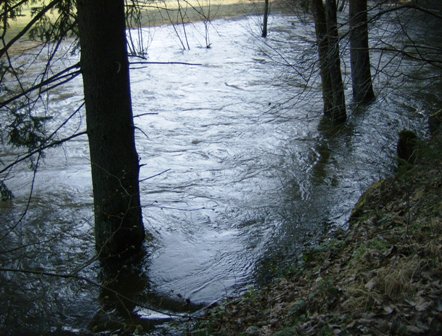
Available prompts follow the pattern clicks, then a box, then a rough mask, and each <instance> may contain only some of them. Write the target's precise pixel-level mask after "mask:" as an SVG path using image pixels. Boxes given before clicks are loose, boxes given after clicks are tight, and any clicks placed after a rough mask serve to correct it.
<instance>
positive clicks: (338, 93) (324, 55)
mask: <svg viewBox="0 0 442 336" xmlns="http://www.w3.org/2000/svg"><path fill="white" fill-rule="evenodd" d="M311 4H312V10H313V16H314V19H315V30H316V40H317V43H318V55H319V67H320V74H321V82H322V97H323V101H324V114H325V115H326V116H327V117H329V118H330V119H332V121H333V122H343V121H345V120H346V118H347V115H346V111H345V95H344V85H343V82H342V75H341V64H340V58H339V57H340V56H339V36H338V29H337V22H336V21H337V20H336V2H335V0H327V1H326V7H324V3H323V2H322V0H312V1H311Z"/></svg>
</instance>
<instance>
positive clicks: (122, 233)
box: [77, 0, 145, 259]
mask: <svg viewBox="0 0 442 336" xmlns="http://www.w3.org/2000/svg"><path fill="white" fill-rule="evenodd" d="M77 10H78V27H79V34H80V46H81V68H82V75H83V83H84V95H85V103H86V121H87V133H88V137H89V148H90V159H91V166H92V184H93V193H94V211H95V241H96V248H97V252H98V254H99V256H100V257H101V258H102V259H106V258H109V257H117V256H124V255H131V254H133V253H136V252H138V250H139V249H140V247H141V245H142V242H143V240H144V237H145V232H144V227H143V223H142V215H141V208H140V196H139V186H138V176H139V164H138V155H137V152H136V148H135V139H134V125H133V115H132V107H131V96H130V84H129V83H130V81H129V67H128V57H127V49H126V32H125V18H124V1H123V0H112V1H109V0H78V1H77Z"/></svg>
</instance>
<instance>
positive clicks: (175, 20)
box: [5, 0, 280, 41]
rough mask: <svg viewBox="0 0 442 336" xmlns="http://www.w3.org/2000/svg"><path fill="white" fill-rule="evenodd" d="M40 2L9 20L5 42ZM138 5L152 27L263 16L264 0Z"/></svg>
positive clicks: (143, 20) (48, 16) (143, 22)
mask: <svg viewBox="0 0 442 336" xmlns="http://www.w3.org/2000/svg"><path fill="white" fill-rule="evenodd" d="M41 3H42V2H39V1H36V2H34V3H32V4H29V5H26V6H24V7H23V8H22V9H21V11H20V12H19V13H17V14H18V15H17V16H16V17H14V18H13V19H10V20H9V22H8V24H9V27H8V29H7V33H6V38H5V40H6V41H8V40H10V39H11V38H13V37H14V36H16V35H17V34H18V33H20V31H22V30H23V28H25V27H26V25H27V24H28V23H29V22H30V21H31V19H32V18H33V17H34V15H35V13H37V12H38V8H39V7H41V6H42V5H41ZM139 6H140V13H139V14H140V16H138V15H137V19H139V22H140V23H141V26H142V27H151V26H160V25H168V24H182V23H188V22H197V21H211V20H216V19H221V18H234V17H240V16H243V15H255V14H261V13H262V12H263V8H264V0H167V1H151V2H146V3H145V4H141V3H140V5H139ZM278 7H280V6H277V5H276V2H275V5H274V8H275V9H277V8H278ZM127 12H128V13H131V12H132V13H133V10H132V9H131V7H130V6H129V7H127ZM45 17H46V19H48V20H49V21H52V22H55V21H56V20H57V18H58V17H59V13H58V12H57V11H56V10H50V11H48V12H47V13H46V15H45ZM137 25H138V23H137Z"/></svg>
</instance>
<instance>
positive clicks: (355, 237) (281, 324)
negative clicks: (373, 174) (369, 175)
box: [191, 132, 442, 336]
mask: <svg viewBox="0 0 442 336" xmlns="http://www.w3.org/2000/svg"><path fill="white" fill-rule="evenodd" d="M418 153H419V154H418V162H417V163H416V164H415V165H413V166H406V167H405V168H402V169H401V170H400V171H399V172H398V174H397V175H396V176H395V177H393V178H389V179H386V180H382V181H379V182H378V183H375V184H374V185H373V186H372V187H371V188H370V189H369V190H368V191H367V192H366V193H365V194H364V195H363V196H362V197H361V199H360V201H359V203H358V204H357V206H356V207H355V209H354V212H353V215H352V217H351V220H350V229H349V230H348V232H341V233H338V234H336V235H335V236H334V237H329V238H327V239H325V240H324V241H323V243H322V244H321V245H319V246H318V247H317V248H315V249H313V250H311V251H308V252H307V253H305V255H304V263H303V265H302V266H300V267H297V268H295V271H292V272H291V273H290V274H287V275H286V276H285V277H283V278H280V279H278V280H277V281H275V282H274V283H273V284H272V285H270V286H268V287H266V288H262V289H259V290H255V291H251V292H249V293H248V294H247V295H245V296H244V297H242V298H238V299H235V300H232V301H228V302H225V303H223V304H221V305H220V306H218V307H217V308H215V309H212V310H210V311H208V313H207V315H206V316H205V317H204V318H203V319H202V320H201V321H200V322H199V323H198V327H197V328H196V330H195V331H193V332H192V333H191V334H192V335H274V336H285V335H430V336H431V335H433V336H436V335H442V219H441V218H442V197H441V195H442V193H441V190H442V135H441V134H440V132H439V133H438V134H436V135H434V137H433V139H432V140H431V142H430V143H426V144H420V146H419V150H418Z"/></svg>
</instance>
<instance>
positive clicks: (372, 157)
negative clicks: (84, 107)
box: [0, 16, 440, 332]
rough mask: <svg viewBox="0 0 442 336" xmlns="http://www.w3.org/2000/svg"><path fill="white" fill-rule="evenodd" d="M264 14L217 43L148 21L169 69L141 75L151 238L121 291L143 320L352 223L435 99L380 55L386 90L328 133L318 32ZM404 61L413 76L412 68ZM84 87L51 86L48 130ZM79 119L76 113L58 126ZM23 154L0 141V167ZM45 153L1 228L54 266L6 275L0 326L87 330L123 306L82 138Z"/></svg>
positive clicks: (219, 26)
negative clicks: (114, 295)
mask: <svg viewBox="0 0 442 336" xmlns="http://www.w3.org/2000/svg"><path fill="white" fill-rule="evenodd" d="M258 22H259V21H258V19H257V18H253V17H252V18H245V19H241V20H233V21H216V22H213V23H211V24H210V26H209V35H208V36H209V38H210V43H211V48H206V47H205V46H206V44H207V43H206V42H207V41H206V39H205V37H206V31H205V26H204V25H203V24H200V23H198V24H194V25H189V26H187V33H188V34H189V35H188V40H189V44H190V50H185V51H183V50H181V49H180V44H179V43H178V39H177V35H176V34H175V32H174V30H173V29H172V28H171V27H160V28H150V29H146V30H144V35H145V44H146V46H148V60H149V61H151V62H166V64H147V65H146V64H133V65H132V70H131V80H132V98H133V106H134V114H135V115H136V118H135V123H136V127H137V135H136V136H137V148H138V153H139V155H140V160H141V163H142V164H143V167H142V169H141V177H140V178H141V194H142V196H141V197H142V204H143V215H144V223H145V227H146V229H147V230H148V231H149V232H150V233H151V234H152V235H153V238H154V240H153V246H151V247H150V248H149V249H148V253H147V255H146V256H145V257H144V260H143V261H142V262H141V266H140V267H139V268H137V269H136V270H132V271H128V273H127V274H133V277H132V278H131V276H130V275H127V274H126V275H124V276H122V279H123V280H122V281H121V283H123V282H126V285H124V284H121V286H122V287H121V288H116V290H121V291H123V292H124V293H125V295H126V296H128V297H129V298H131V299H133V300H135V301H136V302H137V303H138V304H136V305H135V306H134V307H132V308H133V311H134V313H133V315H136V316H137V321H138V322H139V321H146V320H149V319H159V320H161V319H163V318H165V317H167V316H165V315H162V314H154V312H153V311H151V310H149V307H150V308H153V309H154V310H156V309H160V310H162V311H164V310H168V311H183V310H186V304H189V301H186V299H187V300H190V302H191V303H194V304H197V305H198V304H208V303H210V302H213V301H216V300H219V299H220V298H223V297H225V296H228V295H232V294H234V293H238V291H241V290H244V288H246V287H247V286H248V285H250V284H252V283H253V282H254V280H255V279H256V278H257V277H261V278H262V277H264V278H265V273H266V272H265V271H264V270H263V267H261V266H260V265H263V264H264V265H268V264H269V260H280V259H284V258H285V257H289V256H296V255H297V254H298V253H299V252H300V251H302V248H303V246H305V245H306V244H308V243H311V242H314V240H315V237H317V235H318V234H319V233H321V232H322V231H324V230H328V229H330V228H333V227H345V225H346V221H347V219H348V217H349V214H350V211H351V208H352V206H353V205H354V204H355V202H356V201H357V199H358V197H359V196H360V195H361V193H362V191H363V190H364V189H365V188H366V187H367V186H368V185H369V184H370V183H372V182H373V181H375V180H377V179H379V178H382V177H384V176H386V175H388V174H390V173H392V171H393V170H394V166H395V143H396V140H397V133H398V132H399V131H400V130H401V129H403V128H410V129H413V130H415V131H416V132H418V133H419V134H420V135H421V136H425V135H426V124H427V114H428V112H430V111H432V109H433V107H434V104H438V103H440V100H439V98H440V97H439V96H438V95H437V94H435V93H434V94H433V93H432V92H436V89H437V85H439V86H440V84H438V83H437V82H434V81H433V82H428V81H427V82H416V81H411V80H406V81H405V82H400V84H401V85H400V86H399V87H398V88H395V89H388V87H387V79H388V80H391V79H389V78H390V77H388V76H387V75H388V71H393V70H392V69H394V68H395V67H396V66H397V65H398V62H392V63H391V64H389V63H388V62H387V60H386V58H385V56H383V57H384V58H382V57H380V54H379V55H378V54H376V55H374V56H373V57H374V59H375V61H376V62H379V64H385V65H386V68H385V72H384V73H380V74H379V75H378V76H377V80H376V82H375V85H376V87H377V88H378V92H377V93H378V100H377V101H376V102H375V103H373V104H372V105H371V106H370V107H369V108H368V109H367V110H365V111H360V112H353V113H352V112H351V110H349V111H350V114H351V115H350V118H349V121H348V123H347V124H346V125H345V126H344V127H342V128H339V129H335V130H333V131H330V130H326V127H325V128H324V127H320V126H321V125H320V121H321V113H322V103H321V100H320V95H319V91H318V87H317V84H318V83H317V80H312V82H311V83H310V84H309V85H308V86H307V85H305V82H303V80H302V79H303V77H304V78H306V77H309V76H312V78H313V79H314V78H316V73H312V74H309V73H307V72H306V71H304V70H302V71H300V72H298V71H299V68H297V67H294V66H293V65H294V64H295V63H296V65H297V66H299V65H300V64H301V63H300V62H301V58H302V57H303V58H302V60H304V61H306V62H307V61H308V59H309V57H310V56H312V57H313V56H314V55H315V54H314V53H315V49H314V48H313V47H312V44H311V43H312V38H313V27H312V26H311V25H306V24H305V23H301V22H300V21H299V20H298V19H297V18H295V17H289V16H276V17H273V18H272V21H271V30H270V36H269V38H268V39H267V40H266V41H263V40H262V39H260V38H259V31H258ZM180 32H181V34H182V31H180ZM382 33H383V32H378V34H379V35H381V34H382ZM181 37H182V38H183V35H181ZM377 37H378V36H377ZM377 37H376V36H375V37H374V40H373V41H372V42H373V43H378V42H377V41H378V40H376V38H377ZM383 38H386V37H385V36H384V37H383ZM67 49H68V46H67V45H66V50H67ZM68 55H70V54H68ZM302 55H304V56H302ZM76 57H77V56H75V55H74V56H69V58H64V62H75V61H76V60H77V58H76ZM167 62H182V63H192V65H189V64H187V65H185V64H176V63H175V64H172V63H170V64H167ZM345 65H346V64H345V62H344V66H345ZM347 65H348V64H347ZM37 66H38V64H36V65H35V67H37ZM401 67H402V68H401V69H403V68H405V69H407V70H406V71H407V73H414V72H413V71H415V70H414V69H413V65H412V64H411V63H410V64H407V63H406V62H402V64H401ZM345 69H346V67H345ZM419 71H420V73H421V74H422V71H423V70H422V69H419ZM400 78H403V77H400ZM397 83H399V80H398V82H397ZM390 84H391V83H388V85H390ZM428 85H433V86H430V87H429V86H428ZM390 87H391V86H390ZM432 88H433V89H434V90H433V89H432ZM81 92H82V87H81V80H80V79H77V80H75V81H73V82H71V83H69V84H68V85H66V86H65V87H63V88H58V89H57V90H56V91H54V92H53V93H51V94H50V96H49V100H50V102H51V104H50V105H49V111H50V113H52V114H54V115H55V116H56V117H55V118H54V119H52V120H51V122H50V125H49V126H48V127H49V128H55V127H57V125H60V124H61V122H62V120H63V119H64V118H66V116H68V115H69V114H70V113H72V112H73V111H74V109H75V108H77V107H78V106H79V105H80V104H81V102H82V94H81ZM422 92H426V94H425V96H424V97H423V95H422ZM347 94H348V97H349V99H350V96H351V92H350V91H348V92H347ZM422 97H423V98H424V99H422ZM84 129H85V119H84V116H83V111H81V112H80V113H77V114H76V115H75V116H74V117H73V118H72V119H71V120H70V121H69V122H68V123H67V124H66V125H65V126H64V127H63V128H62V130H61V134H63V135H64V136H68V135H70V134H73V133H74V132H76V131H82V130H84ZM324 129H325V130H324ZM15 155H16V152H15V150H14V149H11V148H9V147H6V146H4V149H3V152H2V154H1V160H2V161H1V162H2V163H7V162H10V161H12V160H14V158H15V157H16V156H15ZM34 163H35V162H34ZM38 163H39V169H38V174H37V175H36V176H35V185H34V190H33V197H32V199H31V200H30V203H29V209H28V211H27V212H26V214H25V215H24V217H23V218H22V220H21V221H20V222H19V223H18V224H17V225H15V223H17V221H18V220H19V219H20V217H21V215H22V214H23V212H24V211H25V209H26V207H27V202H28V195H29V192H30V189H29V185H30V182H31V180H32V179H33V174H32V172H31V171H30V170H29V169H28V167H27V165H28V164H27V163H26V164H23V165H22V166H18V167H17V168H15V169H14V170H13V171H12V172H11V173H10V174H9V176H8V178H7V180H6V182H7V185H8V187H9V188H10V189H11V190H12V191H13V192H14V194H15V196H16V197H15V198H14V199H13V201H12V202H7V203H4V204H2V205H1V208H0V215H1V217H2V222H3V223H6V224H7V226H5V228H6V229H2V230H3V232H2V243H3V244H2V245H3V247H2V249H3V251H2V252H3V253H1V254H0V258H1V260H2V265H3V267H5V268H20V269H24V270H34V271H35V270H37V271H42V272H45V274H40V275H36V274H27V273H15V272H2V273H1V274H0V277H1V281H2V286H1V288H0V289H1V290H0V297H1V298H2V299H1V300H2V302H3V305H2V307H1V308H0V313H1V315H2V317H1V320H0V325H1V326H2V327H3V326H6V327H7V328H11V326H14V328H17V329H20V328H21V329H23V330H34V331H36V332H37V331H38V330H52V331H55V330H59V329H60V328H64V330H70V331H75V330H83V329H86V328H92V327H91V326H93V325H99V324H100V323H99V322H97V321H102V320H103V319H105V317H103V316H105V314H103V313H102V312H103V311H107V312H108V313H109V314H111V315H112V314H114V315H116V316H117V317H116V318H115V319H117V320H118V318H119V317H118V313H119V312H118V308H116V309H114V310H112V308H109V305H110V306H111V307H112V304H109V302H107V301H106V300H107V294H106V292H105V291H103V290H100V287H99V286H97V285H99V284H100V283H101V284H103V282H102V281H104V280H103V279H104V278H105V276H104V275H103V272H102V271H101V270H100V268H99V267H98V264H97V263H96V262H94V261H92V262H88V261H89V260H90V259H91V258H93V256H94V245H93V237H92V235H93V229H92V225H93V223H92V222H93V215H92V204H93V203H92V202H93V200H92V190H91V178H90V168H89V158H88V146H87V139H86V137H80V138H76V139H74V140H73V141H70V142H68V143H66V144H64V145H62V146H60V147H57V148H55V149H49V150H47V151H46V156H45V157H44V158H41V159H40V161H39V162H38ZM4 225H5V224H4ZM131 272H132V273H131ZM56 273H57V274H60V273H62V274H74V275H75V277H65V278H60V277H57V276H52V275H53V274H56ZM123 273H124V272H123ZM124 279H125V280H124ZM108 294H109V293H108ZM106 316H107V315H106ZM101 324H102V325H104V324H103V323H101ZM113 327H114V328H117V327H118V325H117V326H116V327H115V326H113ZM113 327H112V326H109V325H108V329H109V330H111V329H112V328H113ZM57 328H59V329H57ZM104 329H106V328H104ZM11 330H12V329H11Z"/></svg>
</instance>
